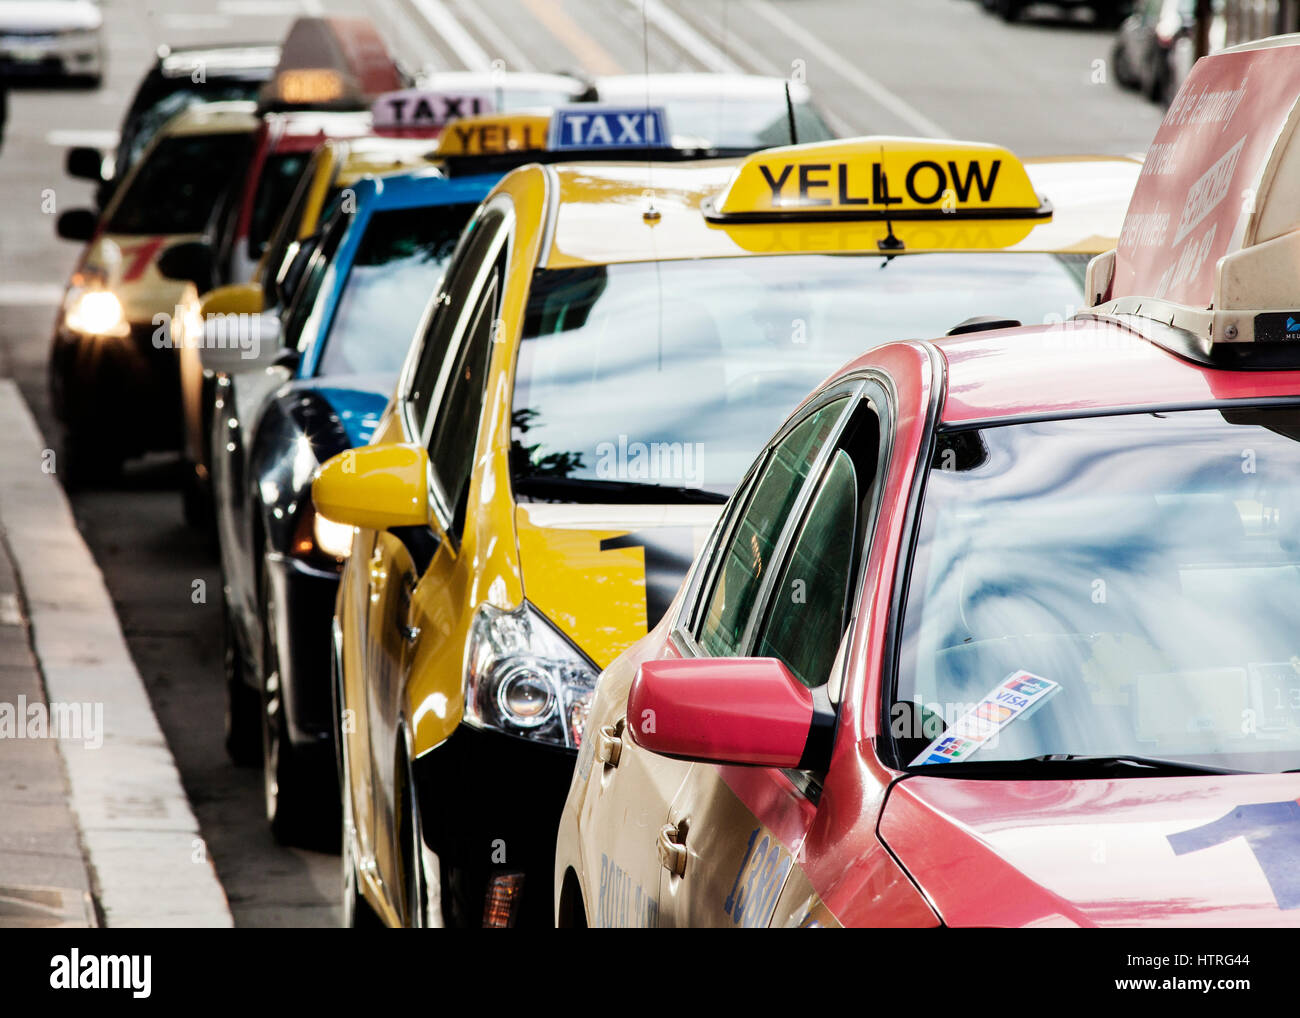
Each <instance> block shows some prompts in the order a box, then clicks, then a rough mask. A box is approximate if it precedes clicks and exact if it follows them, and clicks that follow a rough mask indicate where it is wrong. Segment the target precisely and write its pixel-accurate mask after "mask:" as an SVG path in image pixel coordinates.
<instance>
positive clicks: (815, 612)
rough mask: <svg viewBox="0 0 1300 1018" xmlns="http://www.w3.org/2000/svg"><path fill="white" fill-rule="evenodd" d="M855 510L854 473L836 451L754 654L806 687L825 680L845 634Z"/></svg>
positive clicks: (775, 592) (844, 454)
mask: <svg viewBox="0 0 1300 1018" xmlns="http://www.w3.org/2000/svg"><path fill="white" fill-rule="evenodd" d="M859 506H860V498H859V491H858V476H857V470H856V469H855V468H854V466H853V460H852V458H851V457H850V456H849V454H848V453H847V452H845V451H844V450H843V449H839V450H837V451H836V452H835V454H834V457H833V459H832V460H831V466H830V469H829V470H828V471H827V473H826V476H825V477H824V478H823V479H822V483H821V486H820V487H819V489H818V491H817V495H816V497H815V498H814V499H813V503H812V507H811V508H810V509H809V511H808V517H807V519H806V520H804V523H803V526H802V528H801V529H800V531H799V533H798V535H797V536H796V537H795V539H794V542H793V544H792V545H791V549H790V555H789V558H787V560H786V563H785V568H784V569H783V570H782V571H781V576H780V578H779V579H778V580H777V582H776V586H775V587H774V588H773V593H772V600H771V602H770V603H769V605H768V617H767V619H766V622H765V625H764V632H763V633H762V634H761V636H760V637H759V640H758V644H757V646H756V647H755V649H754V654H755V656H757V657H775V658H778V659H779V660H781V661H784V662H785V664H786V667H788V668H789V669H790V672H791V673H792V674H793V675H794V677H795V678H796V679H798V680H799V681H800V682H802V683H803V684H804V685H805V686H820V685H822V684H823V683H825V682H826V680H827V679H828V678H829V677H830V670H831V663H832V662H833V661H834V660H835V653H836V651H837V650H838V649H839V644H840V637H841V636H842V635H843V634H844V628H845V624H846V617H847V614H848V607H849V600H850V592H849V582H850V580H851V579H852V576H853V547H854V541H855V537H856V532H857V523H858V511H859Z"/></svg>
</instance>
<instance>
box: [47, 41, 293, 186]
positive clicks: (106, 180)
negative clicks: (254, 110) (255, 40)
mask: <svg viewBox="0 0 1300 1018" xmlns="http://www.w3.org/2000/svg"><path fill="white" fill-rule="evenodd" d="M279 59H280V47H279V46H278V45H228V46H205V47H191V48H186V49H169V48H168V47H166V46H162V47H159V49H158V56H157V59H156V60H155V61H154V64H153V66H152V67H151V68H150V69H149V71H148V73H147V74H145V76H144V80H143V81H141V82H140V87H139V88H138V89H136V93H135V97H134V98H133V99H132V100H131V105H130V106H129V107H127V111H126V116H125V117H124V118H123V120H122V128H121V132H120V135H119V138H118V143H117V151H116V152H114V153H112V154H111V155H110V156H105V154H104V153H102V152H100V151H99V150H98V149H93V148H73V149H70V150H69V151H68V157H67V171H68V174H69V175H70V176H73V177H80V178H82V179H85V180H92V181H96V182H97V183H98V184H99V191H98V193H97V195H96V203H97V204H98V206H99V207H100V208H104V207H105V206H106V205H107V204H108V200H109V198H111V197H112V195H113V190H114V187H115V186H116V184H117V183H118V182H119V181H122V180H124V179H125V178H126V175H127V173H128V171H129V170H130V169H131V167H132V166H134V165H135V163H136V162H137V161H138V160H139V158H140V156H141V155H142V154H143V152H144V150H145V148H146V147H147V146H148V144H149V142H150V141H152V140H153V136H154V135H155V134H156V133H157V131H158V129H159V128H160V127H162V125H163V124H165V123H167V121H168V120H170V119H171V118H172V117H173V116H175V115H176V114H177V113H179V112H180V111H181V110H183V109H186V108H187V107H189V106H192V105H193V104H195V103H200V102H204V103H206V102H221V101H224V100H229V99H256V98H257V96H258V91H259V90H260V89H261V87H262V85H263V84H264V83H265V82H267V81H269V80H270V79H271V76H272V75H273V74H274V73H275V67H276V64H277V63H278V61H279Z"/></svg>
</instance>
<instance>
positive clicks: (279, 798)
mask: <svg viewBox="0 0 1300 1018" xmlns="http://www.w3.org/2000/svg"><path fill="white" fill-rule="evenodd" d="M270 590H271V587H270V584H269V579H268V577H267V576H266V568H265V566H263V572H262V634H263V635H262V671H263V674H262V681H261V683H260V686H261V696H260V697H259V702H258V715H259V721H260V723H259V726H258V727H259V728H260V739H259V741H260V743H261V751H262V789H263V798H264V800H265V803H266V819H267V822H268V823H269V824H270V825H271V833H272V834H274V835H275V838H276V840H277V841H279V842H280V843H281V844H285V845H298V846H300V847H304V848H315V849H319V850H321V851H337V850H338V845H339V842H338V838H339V831H340V830H341V827H340V822H339V820H340V818H339V797H338V795H337V794H336V792H337V789H336V781H337V778H336V777H335V769H334V761H333V759H332V758H331V757H330V756H329V755H328V754H327V753H317V754H315V756H314V757H313V756H308V755H307V754H305V753H304V752H303V751H302V750H301V749H299V748H298V747H296V746H294V744H293V742H292V741H291V740H290V738H289V732H288V723H287V720H286V716H285V711H286V707H285V701H284V695H283V688H282V686H281V683H280V648H279V643H278V641H277V640H276V635H275V633H276V610H275V600H274V598H272V597H270V595H269V592H270Z"/></svg>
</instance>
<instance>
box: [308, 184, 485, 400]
mask: <svg viewBox="0 0 1300 1018" xmlns="http://www.w3.org/2000/svg"><path fill="white" fill-rule="evenodd" d="M473 211H474V206H473V205H435V206H432V207H430V208H413V209H393V210H391V211H387V212H376V213H375V214H374V215H372V216H371V217H370V221H369V222H368V223H367V224H366V231H365V235H364V236H363V237H362V239H361V243H360V244H359V245H358V247H357V251H356V255H355V256H354V258H353V261H352V267H351V269H350V270H349V272H348V278H347V281H346V282H345V283H344V284H343V292H342V293H341V294H340V296H339V302H338V307H337V309H336V310H335V312H334V319H333V322H332V323H331V325H330V329H329V334H328V335H327V336H326V338H325V350H324V353H323V354H322V357H321V362H320V367H319V369H318V373H319V374H322V375H335V374H349V373H351V372H355V371H383V372H393V373H396V372H397V371H400V370H401V367H402V361H403V360H404V359H405V357H406V352H407V350H408V349H409V348H410V345H411V338H412V336H413V335H414V334H415V329H416V326H417V325H419V322H420V316H421V315H422V314H423V313H424V308H425V305H427V304H428V302H429V297H430V295H431V294H432V293H433V291H434V287H435V286H437V284H438V280H439V279H440V278H441V276H442V272H443V268H444V267H445V266H446V264H447V259H448V258H449V257H450V256H451V252H452V251H453V250H454V249H455V247H456V240H457V238H458V237H459V236H460V234H461V231H462V230H463V229H464V227H465V223H466V221H467V220H468V219H469V217H470V215H471V213H473Z"/></svg>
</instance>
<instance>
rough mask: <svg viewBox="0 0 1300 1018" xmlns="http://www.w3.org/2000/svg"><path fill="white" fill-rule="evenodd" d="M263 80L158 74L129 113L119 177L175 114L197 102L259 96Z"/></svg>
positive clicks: (121, 144)
mask: <svg viewBox="0 0 1300 1018" xmlns="http://www.w3.org/2000/svg"><path fill="white" fill-rule="evenodd" d="M259 88H261V82H257V81H222V82H220V83H198V82H193V81H191V79H190V78H189V77H185V78H159V79H158V83H157V84H156V85H155V86H154V87H153V88H151V89H149V90H148V93H147V94H146V93H145V92H144V90H143V89H142V90H141V94H140V95H138V96H137V97H136V101H135V102H136V104H135V106H134V107H133V108H132V110H131V113H130V114H129V115H128V117H127V123H126V125H125V129H124V131H123V134H122V140H121V142H119V144H118V150H117V164H116V165H117V175H118V177H119V178H120V177H121V176H123V175H124V174H125V173H126V172H127V170H129V169H130V168H131V167H132V166H134V165H135V162H136V160H137V159H139V158H140V156H141V155H143V154H144V150H145V148H146V147H147V146H148V145H149V142H151V141H153V138H154V135H155V134H157V133H158V128H160V127H162V126H163V124H165V123H167V121H169V120H170V119H171V118H172V117H174V116H175V115H176V114H177V113H180V112H182V111H183V110H187V109H189V107H191V106H193V105H195V104H197V103H210V102H225V101H228V100H250V99H256V98H257V93H258V89H259Z"/></svg>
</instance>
